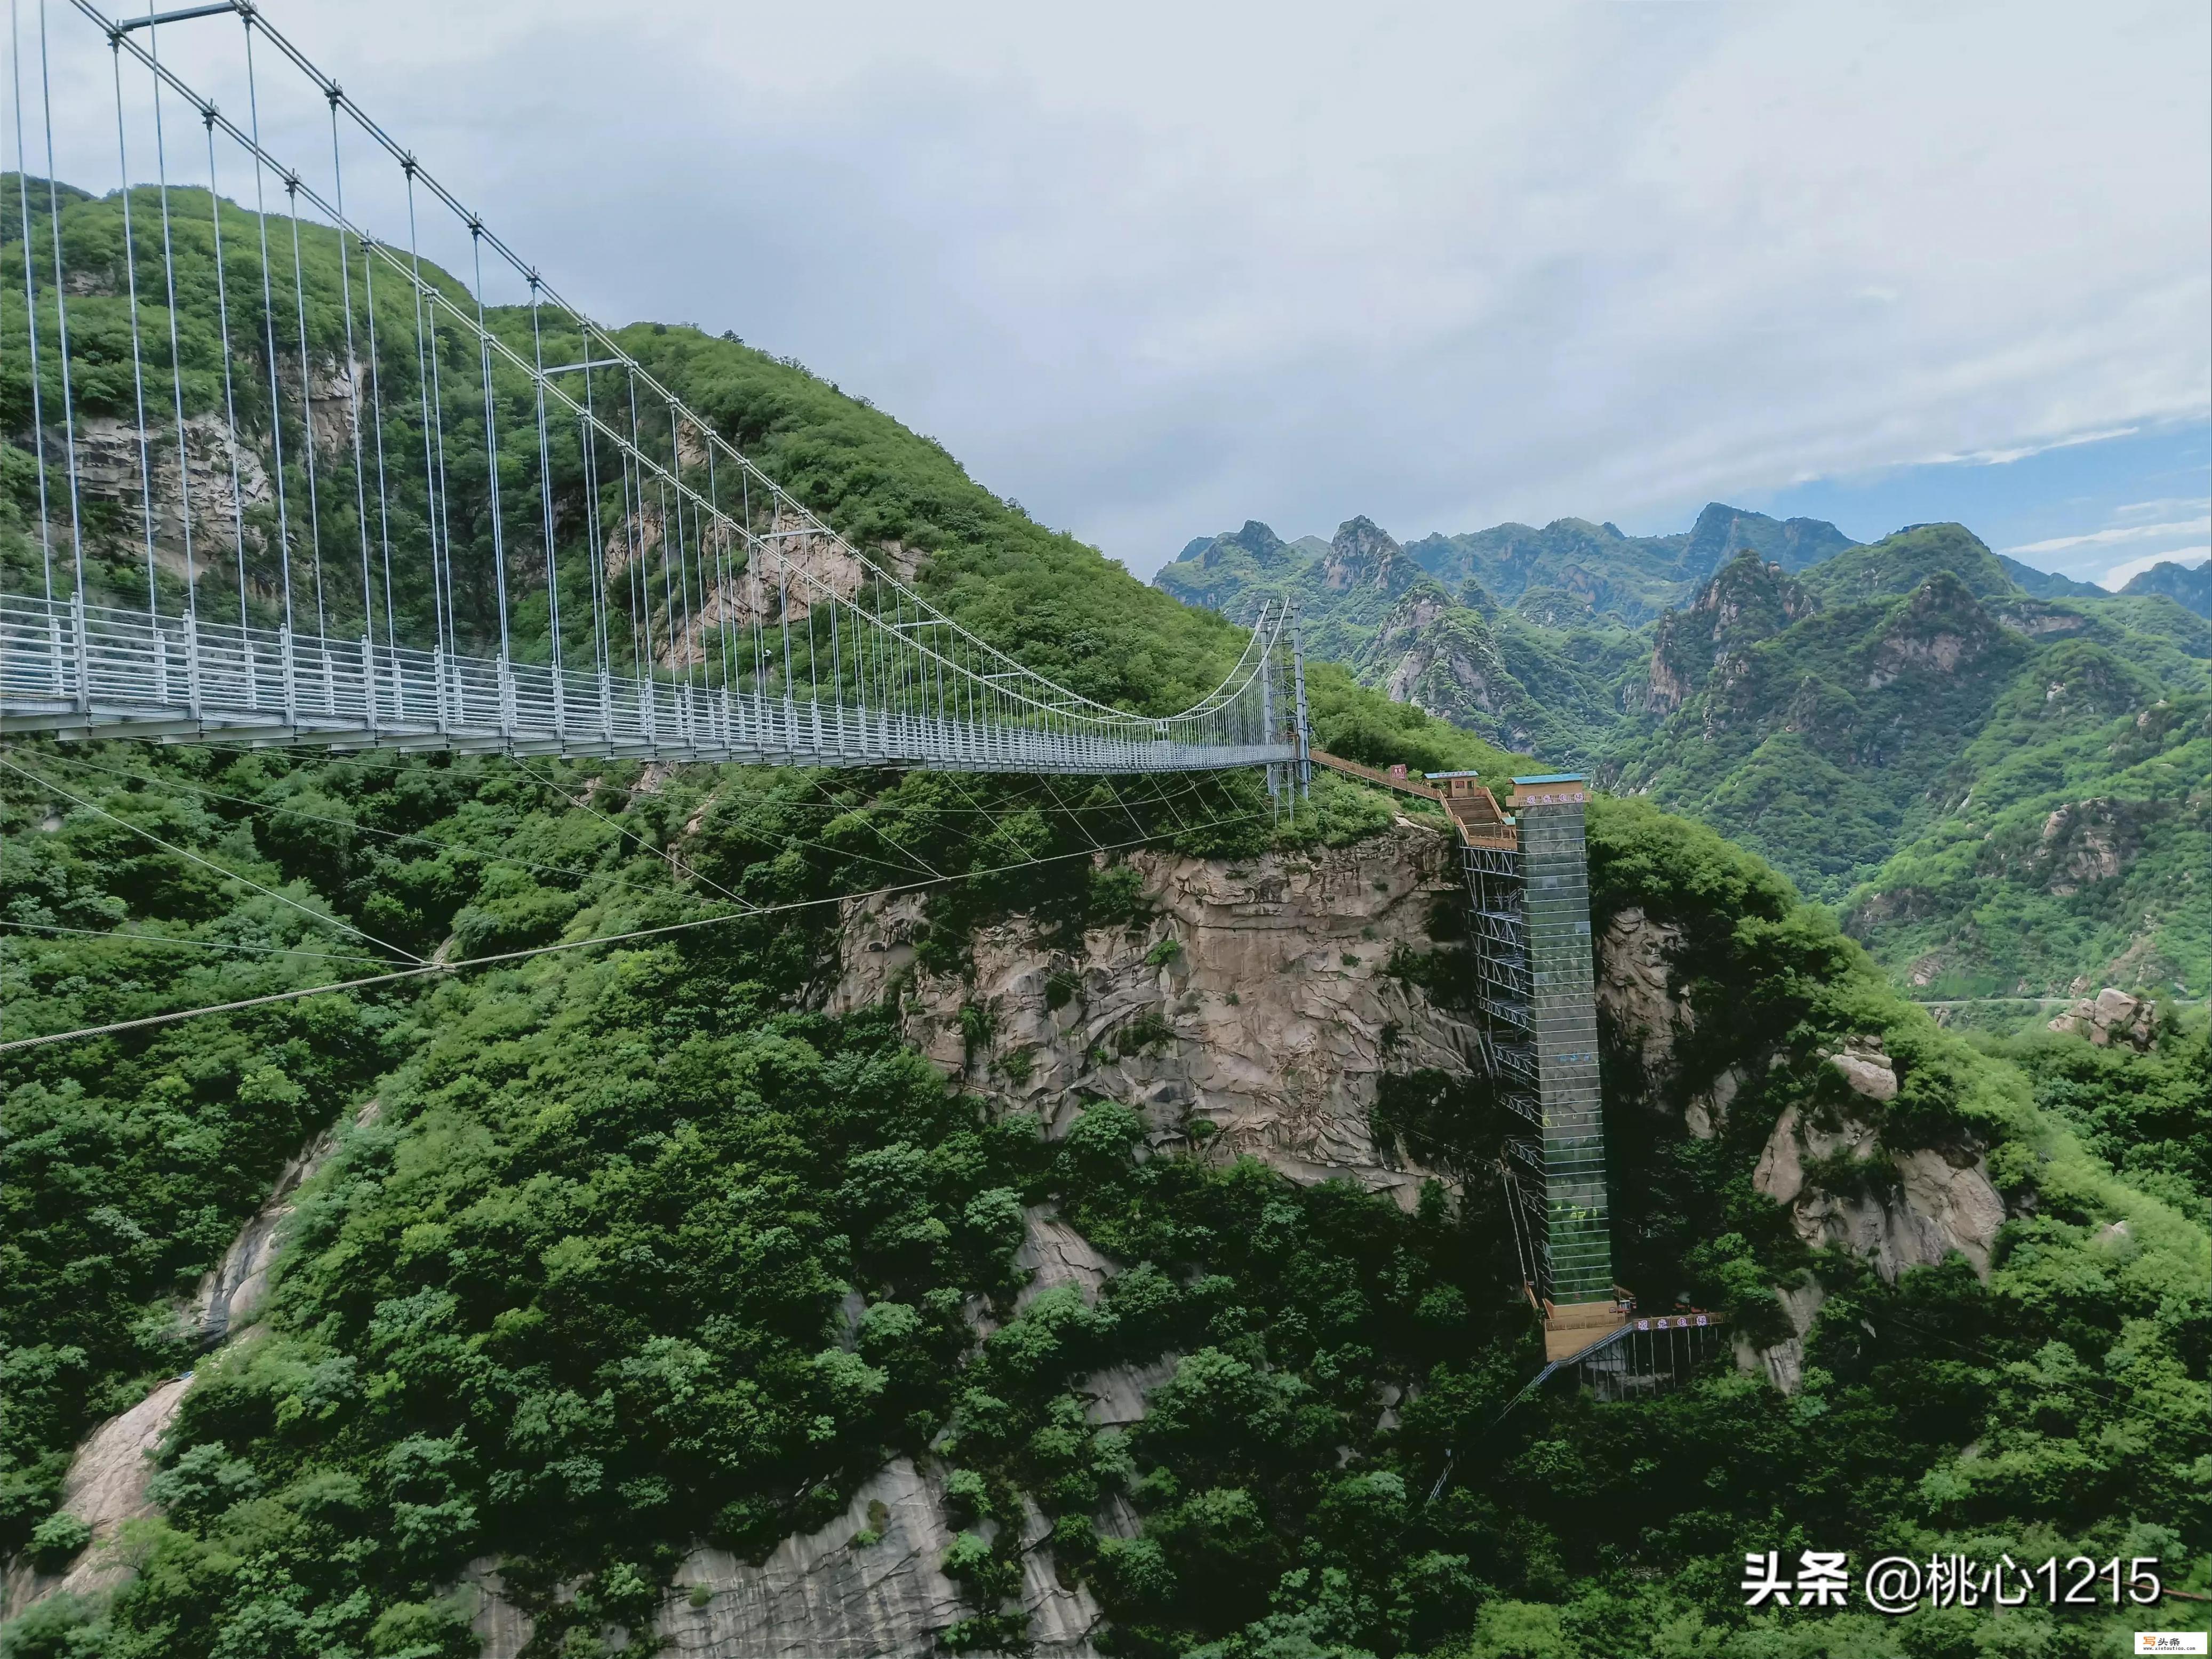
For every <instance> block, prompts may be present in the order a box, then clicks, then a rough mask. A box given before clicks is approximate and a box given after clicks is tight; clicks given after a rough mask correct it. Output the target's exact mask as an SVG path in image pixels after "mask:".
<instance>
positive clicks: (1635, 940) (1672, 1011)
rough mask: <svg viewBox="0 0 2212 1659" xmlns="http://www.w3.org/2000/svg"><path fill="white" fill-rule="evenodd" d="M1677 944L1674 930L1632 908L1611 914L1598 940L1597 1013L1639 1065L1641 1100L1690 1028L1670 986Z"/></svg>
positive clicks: (1686, 1010)
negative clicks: (1633, 1050) (1636, 1059)
mask: <svg viewBox="0 0 2212 1659" xmlns="http://www.w3.org/2000/svg"><path fill="white" fill-rule="evenodd" d="M1681 942H1682V930H1681V929H1680V927H1676V926H1674V924H1673V923H1672V922H1664V921H1655V920H1653V919H1652V918H1651V917H1650V916H1647V915H1644V910H1643V908H1642V907H1640V906H1638V905H1630V906H1629V907H1628V908H1626V909H1624V910H1620V911H1616V912H1615V913H1614V915H1613V920H1612V921H1609V922H1607V924H1606V929H1605V933H1603V935H1602V936H1601V937H1600V939H1599V940H1598V947H1597V962H1596V963H1595V966H1596V969H1597V1007H1598V1012H1599V1014H1600V1015H1601V1017H1602V1018H1607V1019H1608V1020H1610V1021H1611V1022H1612V1024H1613V1032H1614V1034H1615V1036H1617V1037H1618V1038H1619V1040H1620V1042H1621V1043H1622V1044H1623V1045H1624V1046H1626V1047H1632V1048H1634V1049H1635V1051H1636V1053H1637V1054H1638V1058H1639V1060H1641V1061H1642V1070H1643V1075H1644V1088H1645V1093H1646V1097H1647V1098H1649V1097H1656V1094H1657V1091H1658V1090H1659V1089H1660V1087H1661V1085H1662V1084H1663V1083H1664V1081H1665V1079H1667V1078H1668V1076H1669V1075H1671V1074H1672V1073H1673V1072H1674V1043H1675V1041H1676V1039H1677V1038H1678V1037H1680V1036H1682V1035H1684V1034H1686V1033H1687V1032H1688V1031H1689V1030H1691V1029H1692V1027H1693V1026H1694V1024H1696V1020H1695V1017H1694V1016H1693V1015H1692V1012H1691V1011H1690V1007H1689V1005H1688V1003H1687V1002H1686V1000H1684V999H1682V998H1680V997H1678V996H1677V995H1676V994H1675V992H1674V967H1673V963H1674V954H1675V952H1676V951H1678V950H1679V949H1680V946H1681Z"/></svg>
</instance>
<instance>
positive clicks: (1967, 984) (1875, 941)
mask: <svg viewBox="0 0 2212 1659" xmlns="http://www.w3.org/2000/svg"><path fill="white" fill-rule="evenodd" d="M2141 603H2142V602H2140V601H2111V600H2104V601H2093V602H2088V603H2086V604H2083V603H2074V604H2069V603H2066V602H2061V601H2046V600H2040V599H2029V598H2027V597H2026V596H2025V595H2023V594H2021V593H2020V592H2019V591H2018V589H2017V588H2015V587H2014V586H2012V585H2011V583H2010V582H2009V580H2007V579H2006V578H2005V576H2004V573H2003V571H2002V568H2000V567H1998V566H1997V565H1996V563H1995V561H1994V559H1993V557H1992V556H1990V553H1989V551H1988V550H1987V549H1986V548H1984V546H1982V544H1980V543H1979V542H1978V541H1977V540H1976V539H1975V538H1973V537H1972V536H1971V535H1970V534H1968V533H1967V532H1965V531H1964V530H1961V529H1960V527H1959V526H1917V527H1915V528H1913V529H1911V530H1908V531H1905V532H1899V534H1898V535H1897V536H1894V537H1892V538H1888V539H1887V540H1885V541H1882V542H1880V543H1876V544H1875V545H1874V546H1873V547H1870V548H1864V549H1860V550H1855V551H1853V552H1851V553H1849V554H1846V555H1844V556H1841V557H1839V558H1838V559H1835V560H1832V561H1830V562H1828V563H1827V564H1825V565H1822V566H1818V567H1815V568H1813V569H1811V570H1809V571H1807V572H1805V573H1803V574H1802V578H1795V579H1793V578H1790V577H1788V576H1786V575H1784V574H1783V573H1781V572H1780V571H1779V570H1778V569H1777V568H1775V567H1773V566H1771V565H1761V564H1760V563H1759V562H1758V561H1757V560H1756V559H1753V558H1743V559H1740V560H1738V561H1736V562H1735V564H1733V565H1731V566H1730V567H1729V568H1728V569H1726V570H1724V571H1723V574H1722V575H1721V576H1719V577H1717V578H1716V579H1715V581H1714V583H1713V584H1712V585H1711V587H1710V589H1709V590H1708V592H1707V594H1705V595H1703V596H1701V598H1700V600H1699V605H1697V606H1694V607H1692V610H1690V611H1686V612H1682V613H1679V614H1678V616H1676V617H1669V618H1668V619H1667V620H1666V621H1665V622H1663V623H1662V624H1661V627H1660V629H1659V630H1658V639H1657V646H1656V649H1655V650H1654V653H1653V656H1652V660H1651V667H1650V693H1649V702H1648V704H1647V708H1649V709H1650V712H1651V713H1654V714H1662V715H1663V718H1662V720H1660V722H1659V723H1658V724H1657V725H1656V726H1655V727H1653V728H1652V729H1651V730H1650V731H1649V732H1644V733H1640V734H1629V733H1622V734H1620V736H1618V737H1617V738H1616V739H1615V742H1614V744H1613V748H1612V749H1611V750H1610V754H1611V756H1612V757H1613V760H1614V763H1615V764H1617V765H1618V766H1619V768H1620V781H1621V782H1622V784H1623V786H1624V787H1636V788H1638V789H1641V790H1648V791H1649V792H1650V793H1652V794H1653V795H1654V796H1655V797H1656V798H1658V799H1663V800H1666V801H1668V802H1670V803H1673V804H1676V805H1680V806H1681V807H1682V808H1684V809H1685V810H1688V811H1692V812H1694V813H1696V814H1697V815H1698V816H1699V817H1702V818H1704V819H1705V820H1706V821H1708V822H1710V823H1713V824H1714V825H1715V827H1717V828H1718V829H1722V831H1723V833H1725V834H1729V835H1731V836H1735V837H1737V838H1740V839H1741V840H1743V841H1744V842H1747V844H1749V845H1753V846H1757V847H1759V848H1763V849H1767V850H1769V851H1770V853H1771V854H1779V855H1780V857H1781V858H1782V860H1784V861H1785V867H1788V868H1789V869H1790V871H1791V872H1792V873H1793V874H1794V875H1796V877H1797V878H1798V879H1799V880H1800V882H1801V883H1802V884H1804V885H1805V886H1806V887H1808V889H1809V890H1812V891H1814V892H1815V893H1818V894H1820V895H1821V896H1827V897H1831V898H1832V899H1834V900H1837V901H1845V900H1848V903H1847V908H1846V926H1847V927H1849V928H1850V931H1851V932H1852V933H1855V934H1856V935H1857V936H1858V937H1860V938H1861V939H1864V940H1865V941H1866V942H1867V943H1868V944H1869V945H1870V946H1871V947H1872V948H1873V949H1874V950H1875V953H1876V955H1877V957H1879V958H1880V959H1881V960H1882V961H1883V962H1885V963H1887V964H1889V965H1890V966H1891V967H1893V969H1896V970H1898V971H1899V972H1900V973H1903V974H1905V975H1907V976H1908V977H1909V978H1910V979H1911V981H1912V982H1913V983H1914V984H1915V985H1916V986H1917V987H1923V988H1924V989H1925V990H1926V991H1927V993H1928V994H1931V995H1943V996H1978V995H1987V994H2014V993H2025V994H2057V993H2063V992H2064V991H2066V990H2067V989H2068V987H2069V985H2071V984H2073V983H2074V982H2075V981H2076V980H2077V979H2087V980H2088V981H2095V982H2097V983H2105V982H2118V981H2126V982H2128V983H2130V984H2133V985H2137V986H2142V987H2151V988H2154V989H2158V990H2160V991H2165V992H2168V993H2176V992H2178V993H2180V994H2187V995H2191V996H2201V995H2203V987H2205V985H2206V982H2207V980H2208V978H2212V955H2208V952H2207V951H2206V948H2205V940H2206V939H2207V936H2208V921H2212V917H2208V914H2207V912H2208V905H2212V896H2208V895H2205V894H2203V892H2201V891H2200V890H2198V886H2197V878H2195V877H2194V876H2193V875H2192V874H2191V872H2192V871H2193V870H2195V869H2197V868H2198V867H2201V863H2202V860H2203V858H2204V857H2205V855H2206V853H2207V851H2208V843H2207V842H2206V841H2205V834H2206V831H2207V830H2208V829H2212V817H2208V811H2212V799H2208V792H2207V791H2206V790H2205V788H2204V780H2205V778H2206V777H2207V776H2208V775H2212V748H2208V747H2207V745H2206V741H2205V740H2206V738H2208V737H2212V728H2207V727H2206V726H2205V724H2204V719H2205V715H2206V714H2207V711H2208V704H2207V702H2206V701H2205V694H2206V692H2207V691H2208V690H2212V629H2204V628H2203V626H2202V624H2201V623H2199V622H2198V619H2197V618H2195V617H2190V616H2188V615H2187V613H2185V612H2183V611H2180V609H2179V606H2174V605H2164V602H2162V601H2161V602H2158V603H2160V604H2161V605H2163V611H2162V612H2151V613H2148V614H2143V613H2139V612H2136V611H2131V610H2130V608H2129V607H2130V606H2133V605H2138V604H2141ZM2137 624H2142V625H2137ZM2024 837H2025V838H2026V839H2027V840H2028V841H2031V842H2033V846H2024V845H2023V844H2022V842H2023V838H2024ZM1969 843H1971V845H1969ZM1938 872H1942V873H1941V874H1940V875H1939V874H1938Z"/></svg>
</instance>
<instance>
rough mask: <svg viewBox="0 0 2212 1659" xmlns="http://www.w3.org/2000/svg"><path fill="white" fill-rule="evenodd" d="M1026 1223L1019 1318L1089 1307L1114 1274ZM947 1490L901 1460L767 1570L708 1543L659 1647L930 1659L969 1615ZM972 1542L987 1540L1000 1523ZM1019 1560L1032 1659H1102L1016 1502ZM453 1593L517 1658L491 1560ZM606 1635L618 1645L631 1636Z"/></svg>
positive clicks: (1115, 1377) (698, 1553)
mask: <svg viewBox="0 0 2212 1659" xmlns="http://www.w3.org/2000/svg"><path fill="white" fill-rule="evenodd" d="M1024 1222H1025V1225H1024V1234H1023V1238H1022V1244H1021V1248H1020V1249H1019V1251H1018V1253H1017V1255H1016V1257H1015V1261H1016V1262H1017V1264H1018V1266H1019V1267H1022V1268H1024V1269H1025V1270H1026V1271H1027V1272H1028V1273H1030V1282H1029V1284H1028V1285H1026V1286H1025V1287H1024V1289H1023V1291H1021V1293H1020V1294H1019V1296H1018V1297H1017V1298H1016V1306H1017V1308H1019V1307H1022V1306H1025V1305H1027V1304H1029V1303H1030V1302H1033V1301H1035V1300H1036V1298H1037V1297H1039V1296H1041V1295H1042V1294H1043V1293H1044V1292H1045V1291H1049V1290H1056V1289H1059V1288H1060V1287H1062V1286H1071V1287H1073V1289H1074V1290H1075V1291H1077V1292H1078V1293H1079V1294H1080V1295H1081V1296H1082V1297H1083V1298H1084V1299H1085V1301H1087V1302H1095V1301H1096V1300H1097V1296H1098V1293H1099V1291H1100V1289H1101V1288H1102V1287H1103V1285H1104V1284H1105V1282H1106V1280H1107V1279H1109V1278H1110V1277H1111V1276H1112V1275H1113V1273H1115V1266H1114V1264H1113V1263H1112V1262H1110V1261H1107V1260H1106V1258H1105V1257H1103V1255H1099V1253H1098V1252H1097V1250H1096V1249H1093V1248H1092V1247H1091V1244H1090V1243H1089V1241H1088V1240H1086V1239H1085V1238H1084V1237H1083V1236H1082V1235H1081V1234H1079V1233H1078V1232H1077V1231H1075V1230H1074V1229H1073V1228H1072V1227H1070V1226H1068V1225H1066V1223H1065V1222H1063V1221H1061V1220H1060V1219H1059V1218H1058V1217H1056V1216H1055V1215H1054V1214H1053V1213H1052V1212H1051V1211H1050V1210H1048V1209H1045V1208H1042V1207H1040V1208H1032V1209H1031V1210H1030V1211H1029V1212H1027V1215H1026V1216H1025V1218H1024ZM1174 1374H1175V1359H1174V1357H1173V1356H1170V1357H1168V1358H1165V1359H1164V1360H1163V1361H1161V1362H1160V1363H1159V1364H1155V1365H1151V1366H1147V1367H1144V1368H1142V1369H1133V1368H1131V1367H1127V1366H1116V1367H1115V1368H1114V1369H1112V1370H1108V1371H1103V1372H1100V1373H1098V1374H1097V1375H1095V1376H1091V1377H1089V1378H1086V1379H1085V1381H1084V1382H1082V1383H1079V1384H1078V1385H1077V1389H1076V1392H1077V1393H1078V1394H1079V1395H1085V1396H1087V1397H1088V1399H1089V1401H1090V1406H1089V1413H1090V1417H1091V1421H1092V1422H1094V1423H1097V1424H1099V1425H1102V1426H1103V1425H1119V1424H1126V1423H1133V1422H1134V1421H1135V1420H1136V1419H1138V1418H1139V1417H1140V1416H1142V1415H1143V1414H1144V1400H1145V1396H1146V1395H1147V1394H1148V1393H1150V1392H1151V1391H1152V1389H1156V1388H1158V1387H1159V1386H1160V1385H1161V1384H1162V1383H1165V1382H1166V1381H1167V1380H1168V1379H1169V1378H1170V1376H1173V1375H1174ZM1094 1519H1095V1521H1096V1522H1097V1526H1098V1530H1099V1532H1100V1533H1101V1534H1103V1535H1105V1536H1108V1537H1115V1538H1133V1537H1134V1536H1136V1534H1137V1532H1138V1529H1139V1522H1138V1519H1137V1516H1136V1514H1135V1512H1134V1511H1133V1510H1131V1509H1130V1508H1129V1506H1128V1504H1127V1502H1126V1500H1124V1499H1121V1498H1114V1499H1111V1500H1109V1503H1108V1504H1106V1505H1105V1506H1104V1508H1103V1510H1102V1511H1101V1512H1100V1513H1099V1514H1098V1515H1097V1516H1095V1517H1094ZM960 1530H961V1528H960V1527H959V1525H958V1524H957V1522H955V1521H954V1520H953V1518H952V1506H951V1504H950V1503H949V1502H948V1500H947V1498H946V1493H945V1469H944V1468H942V1467H940V1466H939V1465H937V1464H935V1463H933V1462H920V1463H918V1462H915V1460H914V1459H912V1458H908V1457H901V1458H896V1459H894V1460H893V1461H892V1462H890V1463H888V1464H886V1465H884V1468H881V1469H879V1470H878V1471H877V1472H876V1473H875V1474H873V1475H872V1476H870V1477H869V1478H868V1479H867V1480H866V1481H864V1482H862V1483H861V1485H860V1488H859V1490H857V1491H856V1492H854V1494H853V1498H852V1502H851V1503H849V1504H847V1505H846V1508H845V1512H844V1513H843V1514H842V1515H841V1516H838V1517H837V1519H836V1520H835V1521H832V1522H829V1524H828V1525H827V1526H824V1527H822V1528H818V1529H817V1530H816V1531H814V1532H811V1533H806V1534H801V1535H799V1536H797V1537H793V1538H787V1539H785V1540H784V1541H783V1542H782V1543H781V1544H779V1545H777V1546H776V1547H775V1550H774V1551H772V1552H771V1553H769V1556H768V1558H767V1559H765V1560H763V1561H761V1562H758V1563H757V1564H756V1563H753V1562H748V1561H743V1560H740V1559H738V1558H737V1557H736V1556H733V1555H732V1554H731V1553H729V1552H727V1551H726V1550H719V1549H714V1548H712V1547H708V1546H704V1545H702V1546H701V1547H698V1548H696V1549H695V1550H693V1551H692V1552H691V1553H690V1555H689V1556H687V1557H685V1558H684V1564H683V1565H681V1566H680V1567H678V1569H677V1571H676V1575H675V1580H674V1587H673V1589H671V1591H670V1593H669V1594H668V1595H667V1596H666V1597H665V1598H664V1600H663V1601H662V1603H661V1606H660V1610H659V1613H658V1614H657V1615H656V1617H655V1619H654V1620H653V1631H652V1636H653V1639H655V1640H656V1641H658V1642H659V1644H661V1645H660V1649H659V1650H660V1651H663V1652H671V1653H678V1654H684V1655H689V1656H692V1659H818V1656H823V1655H855V1656H859V1655H866V1656H868V1659H932V1656H934V1655H935V1654H937V1653H938V1652H939V1651H940V1648H939V1637H940V1636H941V1635H942V1633H943V1632H945V1630H946V1629H948V1628H949V1627H950V1626H952V1625H954V1624H957V1623H958V1622H959V1621H960V1620H962V1619H963V1618H965V1617H967V1616H968V1615H969V1614H970V1613H973V1612H974V1611H975V1609H974V1607H972V1606H970V1605H969V1604H968V1603H966V1602H964V1601H963V1600H962V1599H961V1595H960V1589H959V1587H958V1586H957V1584H955V1583H953V1582H952V1581H951V1579H949V1578H947V1577H945V1573H944V1571H942V1570H941V1568H940V1566H939V1563H940V1562H941V1561H942V1560H943V1559H944V1555H945V1551H946V1550H948V1549H949V1548H951V1546H952V1544H953V1541H955V1540H956V1539H957V1538H958V1536H959V1535H960ZM982 1530H983V1531H984V1533H985V1534H986V1535H988V1534H990V1533H991V1532H992V1531H993V1530H994V1523H991V1522H985V1523H983V1528H982ZM1021 1553H1022V1587H1021V1591H1020V1601H1021V1606H1022V1610H1023V1611H1024V1613H1027V1614H1028V1616H1029V1634H1030V1650H1029V1651H1030V1656H1031V1659H1100V1656H1099V1650H1098V1647H1097V1639H1096V1638H1097V1636H1098V1634H1099V1632H1100V1631H1101V1629H1102V1627H1103V1625H1104V1622H1105V1620H1104V1615H1103V1613H1101V1612H1100V1611H1099V1607H1098V1603H1097V1600H1096V1599H1095V1598H1094V1597H1093V1596H1092V1595H1091V1592H1090V1591H1089V1590H1088V1589H1085V1588H1083V1587H1081V1586H1077V1587H1075V1588H1070V1587H1069V1586H1067V1585H1065V1584H1063V1583H1060V1575H1059V1573H1058V1571H1056V1570H1055V1568H1054V1562H1053V1554H1052V1541H1051V1527H1050V1525H1049V1523H1048V1522H1047V1521H1046V1519H1045V1517H1044V1516H1043V1514H1042V1511H1041V1510H1038V1509H1037V1508H1036V1506H1035V1505H1034V1504H1029V1503H1027V1502H1026V1500H1025V1501H1024V1506H1023V1519H1022V1528H1021ZM461 1588H462V1590H463V1593H464V1594H465V1595H468V1596H469V1597H470V1598H471V1601H472V1603H473V1607H472V1619H471V1624H472V1626H473V1628H474V1629H475V1631H476V1633H477V1639H478V1640H479V1641H480V1642H482V1643H483V1654H482V1659H517V1656H518V1655H520V1653H521V1651H522V1650H523V1649H524V1648H525V1647H526V1646H527V1645H528V1644H529V1642H530V1640H531V1638H532V1636H534V1635H535V1634H536V1629H535V1626H534V1624H533V1622H532V1620H531V1618H530V1617H529V1615H528V1614H527V1613H524V1612H523V1611H522V1610H521V1608H520V1607H518V1606H517V1605H516V1604H515V1603H514V1602H513V1601H512V1600H510V1599H509V1598H508V1595H507V1590H506V1587H505V1585H504V1584H503V1583H501V1578H500V1573H499V1563H498V1560H497V1559H496V1558H494V1557H489V1556H487V1557H484V1558H483V1559H479V1560H477V1561H473V1562H471V1563H470V1565H469V1567H468V1569H467V1571H465V1573H464V1574H463V1575H462V1584H461ZM605 1633H606V1634H607V1635H610V1636H617V1637H618V1638H619V1639H620V1640H621V1641H623V1642H624V1643H627V1642H629V1639H630V1636H631V1633H630V1632H605Z"/></svg>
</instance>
